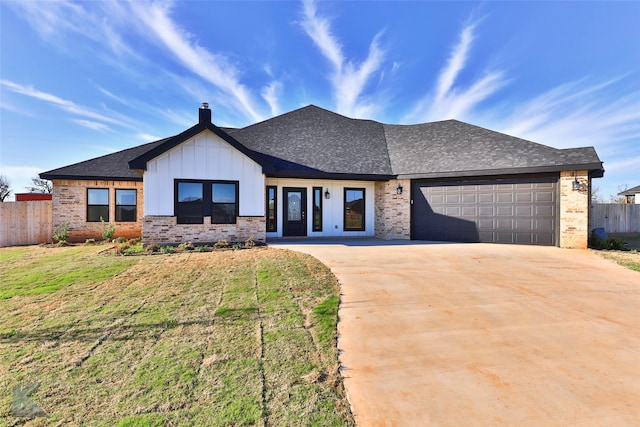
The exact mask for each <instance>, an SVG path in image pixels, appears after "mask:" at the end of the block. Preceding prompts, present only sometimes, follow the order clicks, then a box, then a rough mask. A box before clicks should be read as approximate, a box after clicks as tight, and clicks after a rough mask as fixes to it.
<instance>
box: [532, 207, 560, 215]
mask: <svg viewBox="0 0 640 427" xmlns="http://www.w3.org/2000/svg"><path fill="white" fill-rule="evenodd" d="M533 209H534V211H535V214H534V216H536V217H545V216H546V217H552V216H554V212H555V206H554V205H534V206H533Z"/></svg>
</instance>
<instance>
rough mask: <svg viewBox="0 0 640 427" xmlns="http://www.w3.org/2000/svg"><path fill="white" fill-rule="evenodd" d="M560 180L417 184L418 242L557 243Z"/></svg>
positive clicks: (414, 193) (414, 206)
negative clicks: (557, 201)
mask: <svg viewBox="0 0 640 427" xmlns="http://www.w3.org/2000/svg"><path fill="white" fill-rule="evenodd" d="M557 181H558V178H557V177H556V176H536V177H523V178H512V179H508V180H507V179H505V180H502V179H492V180H466V181H451V182H442V181H440V182H435V181H432V180H416V181H413V182H412V184H411V193H412V199H413V204H412V210H411V227H412V238H413V239H418V240H439V241H452V242H487V243H518V244H525V245H556V226H557V209H556V199H557Z"/></svg>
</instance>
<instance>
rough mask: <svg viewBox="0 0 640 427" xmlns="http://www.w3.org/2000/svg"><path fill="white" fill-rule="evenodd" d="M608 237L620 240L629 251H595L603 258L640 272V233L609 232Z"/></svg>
mask: <svg viewBox="0 0 640 427" xmlns="http://www.w3.org/2000/svg"><path fill="white" fill-rule="evenodd" d="M609 237H614V238H617V239H620V240H622V241H623V242H624V243H625V246H626V248H628V249H630V250H629V251H613V250H611V251H597V252H596V253H597V254H598V255H600V256H601V257H603V258H606V259H609V260H611V261H614V262H616V263H618V264H620V265H622V266H624V267H627V268H628V269H630V270H634V271H638V272H640V233H609Z"/></svg>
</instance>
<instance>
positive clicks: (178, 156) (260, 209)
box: [144, 130, 265, 216]
mask: <svg viewBox="0 0 640 427" xmlns="http://www.w3.org/2000/svg"><path fill="white" fill-rule="evenodd" d="M176 179H201V180H222V181H238V182H239V193H240V199H239V214H240V216H264V211H265V190H264V189H265V178H264V175H263V173H262V166H260V165H259V164H258V163H256V162H254V161H253V160H251V159H250V158H249V157H247V156H245V155H244V154H242V153H241V152H240V151H238V150H236V149H235V148H234V147H232V146H231V145H229V144H228V143H227V142H226V141H224V140H223V139H221V138H219V137H218V136H217V135H216V134H214V133H213V132H211V131H208V130H205V131H203V132H201V133H199V134H198V135H196V136H194V137H193V138H190V139H188V140H187V141H185V142H183V143H182V144H180V145H178V146H177V147H174V148H172V149H171V150H169V151H167V152H166V153H163V154H162V155H160V156H158V157H156V158H155V159H152V160H151V161H149V162H148V163H147V170H146V172H145V174H144V195H145V197H144V212H145V215H149V216H156V215H157V216H173V215H174V194H173V193H174V188H175V186H174V182H175V180H176Z"/></svg>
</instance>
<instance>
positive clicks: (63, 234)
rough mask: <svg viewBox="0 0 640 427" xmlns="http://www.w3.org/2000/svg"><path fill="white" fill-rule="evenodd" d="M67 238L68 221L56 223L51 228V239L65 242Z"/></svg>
mask: <svg viewBox="0 0 640 427" xmlns="http://www.w3.org/2000/svg"><path fill="white" fill-rule="evenodd" d="M68 239H69V223H68V222H64V223H62V224H58V225H56V226H55V228H54V229H53V240H55V241H56V242H58V243H60V242H65V243H66V242H67V240H68Z"/></svg>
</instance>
